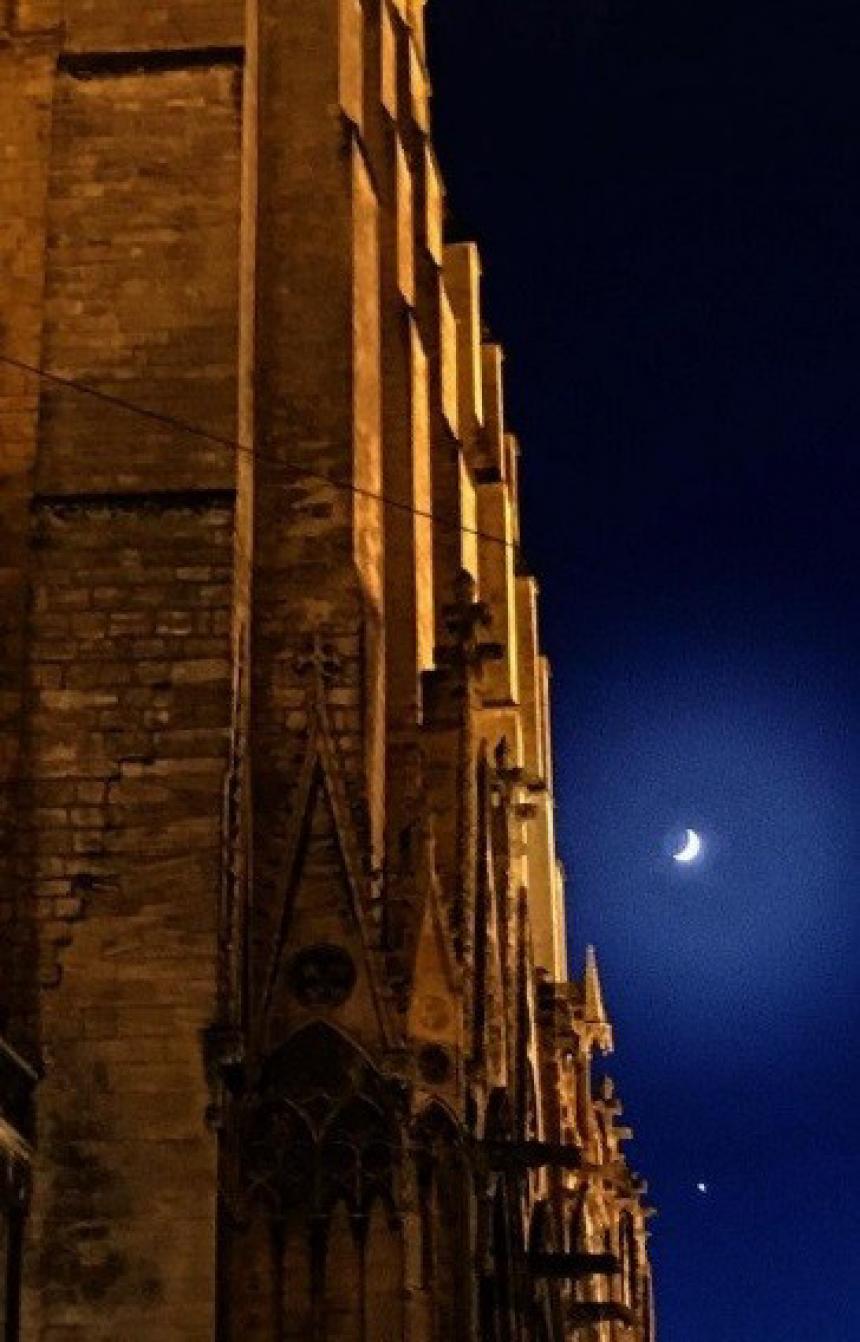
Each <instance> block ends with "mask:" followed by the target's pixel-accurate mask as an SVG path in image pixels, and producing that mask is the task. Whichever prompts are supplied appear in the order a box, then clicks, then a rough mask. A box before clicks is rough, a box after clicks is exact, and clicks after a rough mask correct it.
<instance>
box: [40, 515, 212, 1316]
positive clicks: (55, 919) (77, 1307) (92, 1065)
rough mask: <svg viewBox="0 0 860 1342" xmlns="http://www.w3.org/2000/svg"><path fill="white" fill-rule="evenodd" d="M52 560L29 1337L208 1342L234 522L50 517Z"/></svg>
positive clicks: (46, 551)
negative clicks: (208, 1121)
mask: <svg viewBox="0 0 860 1342" xmlns="http://www.w3.org/2000/svg"><path fill="white" fill-rule="evenodd" d="M35 541H36V544H37V547H38V550H37V553H38V568H37V573H36V579H35V588H34V610H33V615H32V629H31V661H30V674H29V687H28V707H29V710H30V716H29V721H30V734H29V758H28V761H27V764H28V768H27V773H28V778H29V785H28V796H27V801H28V803H29V805H28V807H27V810H26V812H25V813H24V815H23V816H22V830H21V845H20V860H21V862H22V863H23V864H25V865H26V866H27V867H28V868H29V870H30V873H31V880H30V885H31V889H32V892H33V896H34V900H35V907H36V910H37V917H38V921H39V934H40V944H41V952H42V954H41V965H40V977H41V983H42V987H43V992H42V1012H41V1035H42V1043H43V1048H44V1051H45V1060H46V1064H47V1072H46V1077H45V1080H44V1082H43V1084H42V1086H41V1088H40V1094H39V1142H38V1165H37V1175H36V1200H35V1205H34V1214H33V1224H32V1228H31V1239H30V1242H31V1244H32V1246H33V1248H32V1252H31V1253H30V1254H29V1255H28V1270H29V1278H28V1293H27V1300H26V1310H25V1336H27V1337H33V1338H36V1337H45V1338H48V1337H50V1338H53V1337H55V1336H56V1337H60V1336H62V1337H63V1338H68V1339H72V1338H75V1339H76V1338H81V1339H83V1338H87V1339H95V1338H104V1339H107V1338H111V1339H116V1338H118V1337H128V1338H132V1337H135V1338H137V1337H143V1336H145V1335H146V1334H147V1331H148V1329H149V1328H150V1327H154V1326H156V1320H157V1330H158V1333H157V1335H158V1337H159V1338H161V1339H165V1340H167V1339H176V1342H179V1339H180V1338H181V1339H183V1342H191V1340H192V1339H200V1342H203V1339H204V1338H206V1339H207V1342H209V1340H210V1339H211V1320H212V1310H213V1308H214V1294H215V1293H214V1287H213V1277H212V1274H213V1272H214V1262H215V1252H214V1245H213V1237H214V1233H215V1232H214V1221H215V1215H214V1198H215V1187H216V1177H215V1141H214V1137H213V1136H212V1134H210V1133H209V1132H208V1130H207V1128H206V1125H205V1122H204V1115H205V1111H206V1107H207V1103H208V1100H209V1096H208V1091H207V1087H206V1084H205V1078H204V1067H203V1051H202V1032H203V1030H204V1029H205V1028H206V1027H207V1026H208V1025H210V1024H211V1022H212V1020H213V1019H214V1016H215V1012H216V1001H215V993H216V981H217V974H216V968H217V967H216V944H217V939H216V915H217V904H218V892H219V882H220V858H221V814H222V796H223V783H224V770H225V761H226V757H227V737H228V727H229V721H230V683H231V674H230V618H231V615H230V604H231V573H232V509H231V507H230V506H229V505H228V504H226V503H215V502H210V503H209V504H208V505H207V504H206V503H205V502H203V501H198V503H197V504H195V505H193V506H169V507H165V506H164V505H163V504H162V503H158V504H150V505H146V504H141V503H140V502H135V503H133V504H129V506H128V507H126V508H124V509H118V508H116V507H114V506H110V505H109V504H105V506H86V507H78V506H75V505H68V506H64V507H51V508H44V509H42V510H41V512H40V514H39V517H38V521H37V524H36V535H35ZM27 822H29V823H27ZM165 1243H169V1244H170V1245H171V1250H170V1253H169V1254H165V1253H164V1245H165ZM60 1324H62V1325H63V1328H62V1332H60V1331H54V1330H55V1329H59V1327H60ZM27 1329H29V1330H30V1331H27Z"/></svg>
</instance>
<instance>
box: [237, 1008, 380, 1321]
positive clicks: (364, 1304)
mask: <svg viewBox="0 0 860 1342" xmlns="http://www.w3.org/2000/svg"><path fill="white" fill-rule="evenodd" d="M399 1098H400V1097H399V1092H398V1090H397V1088H396V1086H395V1085H393V1084H392V1083H391V1082H390V1081H388V1080H386V1078H385V1077H383V1076H382V1075H381V1073H379V1072H378V1071H377V1069H376V1068H375V1067H374V1066H373V1064H372V1063H371V1061H370V1059H369V1058H367V1057H366V1055H365V1054H364V1053H362V1052H361V1050H360V1049H358V1048H357V1047H355V1046H354V1045H353V1044H352V1043H351V1042H350V1041H349V1040H348V1039H347V1038H345V1037H344V1036H343V1035H342V1034H340V1033H339V1032H338V1031H336V1030H334V1029H332V1028H330V1027H329V1026H327V1025H324V1024H322V1023H321V1022H315V1023H314V1024H312V1025H309V1026H307V1027H306V1028H305V1029H303V1030H301V1031H300V1032H299V1033H298V1034H296V1035H294V1036H293V1038H292V1039H290V1040H289V1041H288V1042H287V1043H286V1044H285V1045H284V1046H283V1047H282V1048H280V1049H278V1050H276V1052H275V1053H273V1054H272V1055H271V1057H270V1058H269V1059H268V1060H267V1062H266V1063H265V1065H264V1066H263V1067H262V1069H261V1072H260V1076H259V1078H258V1081H257V1084H256V1086H255V1088H254V1090H253V1091H252V1093H251V1096H250V1097H249V1099H248V1100H247V1101H246V1102H245V1105H244V1112H243V1114H242V1118H241V1123H240V1134H239V1135H240V1161H241V1168H242V1171H243V1186H244V1190H245V1199H244V1205H245V1211H244V1214H243V1216H242V1218H240V1221H241V1222H243V1223H240V1224H238V1225H237V1227H236V1230H235V1232H234V1234H233V1249H232V1253H231V1257H232V1269H231V1271H232V1274H233V1277H234V1281H235V1287H234V1294H237V1295H241V1296H242V1298H243V1299H244V1298H245V1297H247V1298H248V1300H249V1307H250V1308H251V1309H253V1310H256V1311H258V1312H259V1313H260V1314H261V1315H262V1317H264V1318H266V1319H276V1320H277V1321H278V1323H277V1329H276V1335H277V1336H278V1337H279V1338H282V1339H284V1342H286V1340H287V1339H290V1340H292V1339H295V1342H298V1339H300V1338H302V1339H303V1338H306V1337H314V1338H325V1339H326V1342H353V1339H357V1338H358V1337H359V1336H361V1337H363V1338H365V1340H366V1342H386V1340H385V1339H384V1338H383V1337H382V1335H381V1334H379V1333H378V1331H375V1330H378V1328H379V1327H380V1326H381V1325H380V1323H379V1320H380V1319H385V1320H391V1319H392V1318H393V1317H394V1314H395V1313H396V1311H397V1310H398V1309H399V1308H400V1307H401V1304H400V1302H401V1301H402V1296H403V1283H402V1278H403V1267H402V1234H401V1227H400V1223H399V1219H398V1217H397V1212H396V1188H395V1182H396V1177H397V1171H398V1166H399V1161H400V1151H401V1147H400V1141H399V1135H398V1133H399V1128H398V1104H399Z"/></svg>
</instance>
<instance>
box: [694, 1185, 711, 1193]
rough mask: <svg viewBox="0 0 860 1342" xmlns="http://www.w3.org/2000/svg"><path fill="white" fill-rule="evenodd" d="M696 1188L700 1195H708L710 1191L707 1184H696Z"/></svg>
mask: <svg viewBox="0 0 860 1342" xmlns="http://www.w3.org/2000/svg"><path fill="white" fill-rule="evenodd" d="M696 1188H697V1190H698V1191H699V1192H700V1193H707V1191H708V1185H707V1184H703V1183H699V1184H696Z"/></svg>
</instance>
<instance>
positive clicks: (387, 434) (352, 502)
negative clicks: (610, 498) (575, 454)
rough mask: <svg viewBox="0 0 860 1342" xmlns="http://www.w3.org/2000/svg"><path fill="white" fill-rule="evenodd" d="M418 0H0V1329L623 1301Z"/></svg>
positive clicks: (188, 1329)
mask: <svg viewBox="0 0 860 1342" xmlns="http://www.w3.org/2000/svg"><path fill="white" fill-rule="evenodd" d="M502 363H503V361H502V353H501V350H500V349H499V348H498V346H497V345H495V344H493V343H492V341H491V340H489V339H487V338H486V335H485V331H484V326H483V323H482V320H481V309H480V261H479V257H478V253H477V251H476V249H475V247H474V246H473V245H472V244H469V243H462V242H458V243H449V242H447V241H446V237H445V227H444V189H443V185H442V181H441V178H440V175H439V170H438V167H437V163H436V159H435V157H434V152H433V145H432V140H431V137H430V124H429V83H428V74H427V68H426V59H425V46H424V37H423V14H422V4H421V0H215V2H214V3H213V0H162V3H159V4H149V3H147V4H133V3H131V2H130V0H11V3H9V2H8V0H7V3H6V4H5V6H2V7H0V785H1V786H0V1336H2V1339H3V1342H143V1339H150V1338H156V1339H159V1342H235V1340H236V1339H243V1342H288V1339H295V1340H296V1342H298V1339H311V1342H407V1340H408V1342H479V1340H480V1342H565V1340H567V1339H573V1340H576V1339H582V1340H583V1342H628V1340H629V1342H634V1339H635V1342H653V1338H654V1325H653V1304H652V1290H651V1277H650V1268H649V1261H648V1250H647V1240H648V1230H647V1223H648V1216H649V1209H648V1207H647V1205H646V1203H645V1201H644V1195H645V1191H646V1190H645V1186H644V1184H643V1183H642V1182H641V1181H640V1180H639V1179H638V1177H637V1176H636V1175H635V1174H634V1173H633V1172H632V1171H631V1170H630V1168H629V1167H628V1165H627V1163H626V1161H625V1159H624V1155H623V1151H622V1146H623V1143H624V1141H625V1140H626V1139H627V1138H628V1137H629V1136H630V1132H629V1130H628V1129H627V1128H626V1127H625V1126H624V1125H623V1123H622V1122H621V1121H620V1114H621V1106H620V1103H619V1101H618V1099H617V1098H616V1096H615V1093H614V1090H613V1086H612V1084H611V1082H609V1081H608V1080H606V1079H603V1080H601V1081H600V1082H599V1083H597V1082H595V1084H594V1085H592V1078H591V1071H592V1062H593V1059H594V1057H595V1055H598V1054H601V1053H605V1052H607V1051H608V1050H609V1049H610V1048H611V1043H612V1035H611V1026H610V1023H609V1021H608V1018H607V1015H606V1011H605V1009H604V1005H603V999H602V993H601V986H600V981H599V976H598V970H597V963H596V960H595V957H594V954H593V952H592V951H591V950H590V949H588V950H586V949H585V948H583V952H584V953H583V956H581V957H580V956H578V957H577V959H578V960H581V959H582V960H584V969H583V972H582V974H581V976H580V977H578V978H576V979H570V978H569V977H568V947H567V944H566V933H565V915H564V909H565V903H564V890H563V879H562V873H561V868H560V866H559V863H558V860H557V856H556V850H555V837H554V828H553V826H554V816H553V780H552V758H551V748H550V730H549V703H548V682H549V673H548V668H547V662H546V659H545V657H544V656H543V654H542V652H541V647H540V640H539V634H538V623H537V587H536V583H535V579H534V578H533V577H532V575H531V574H530V572H529V570H528V567H527V563H526V559H525V557H524V556H525V548H524V547H523V546H522V545H521V540H520V530H519V519H518V472H519V469H520V450H519V446H518V443H517V441H516V439H515V438H514V437H513V435H512V434H511V433H510V432H509V430H508V428H507V426H506V423H505V416H504V404H503V386H502Z"/></svg>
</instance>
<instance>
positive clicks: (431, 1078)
mask: <svg viewBox="0 0 860 1342" xmlns="http://www.w3.org/2000/svg"><path fill="white" fill-rule="evenodd" d="M418 1070H419V1072H420V1073H421V1077H422V1080H424V1081H427V1082H429V1083H430V1084H431V1085H433V1086H441V1085H442V1084H443V1082H445V1081H447V1080H448V1079H449V1077H450V1075H451V1070H452V1069H451V1059H450V1057H449V1055H448V1051H447V1049H444V1048H442V1046H441V1045H440V1044H425V1046H424V1048H422V1050H421V1052H420V1053H419V1054H418Z"/></svg>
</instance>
